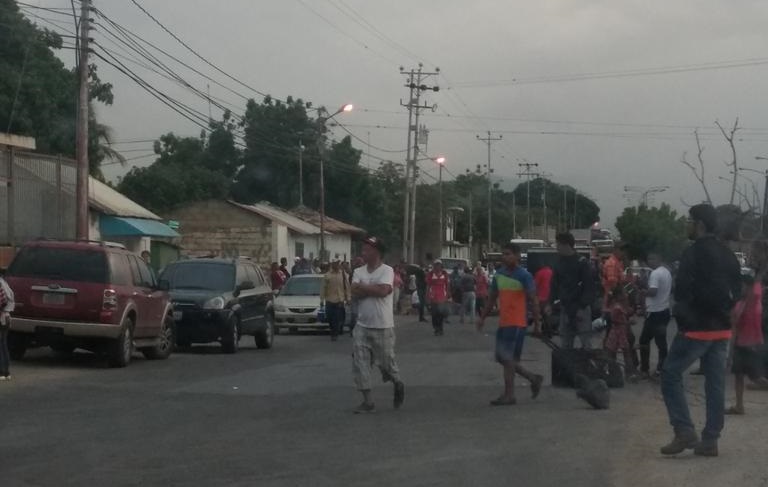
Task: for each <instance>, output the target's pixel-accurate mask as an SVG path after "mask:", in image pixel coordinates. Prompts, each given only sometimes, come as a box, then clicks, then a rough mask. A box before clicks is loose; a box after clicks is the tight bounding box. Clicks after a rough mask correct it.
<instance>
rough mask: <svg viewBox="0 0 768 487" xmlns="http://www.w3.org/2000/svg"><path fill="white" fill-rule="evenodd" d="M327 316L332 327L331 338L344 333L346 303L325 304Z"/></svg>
mask: <svg viewBox="0 0 768 487" xmlns="http://www.w3.org/2000/svg"><path fill="white" fill-rule="evenodd" d="M325 315H326V316H327V317H328V318H327V319H328V325H330V327H331V336H334V337H335V336H338V335H339V333H342V332H343V331H344V303H325Z"/></svg>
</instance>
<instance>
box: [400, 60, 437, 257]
mask: <svg viewBox="0 0 768 487" xmlns="http://www.w3.org/2000/svg"><path fill="white" fill-rule="evenodd" d="M400 73H401V74H404V75H405V76H407V82H406V84H405V87H406V88H408V89H409V90H410V91H409V96H408V102H407V103H403V100H402V99H401V100H400V105H401V106H404V107H406V108H407V109H408V146H407V149H408V150H407V152H406V164H405V198H404V205H403V207H404V208H403V259H405V260H406V261H407V262H416V260H415V259H416V255H415V254H416V251H415V248H416V178H417V177H418V166H417V162H418V158H419V115H420V114H421V110H423V109H430V110H432V111H435V110H436V109H437V105H426V104H425V105H422V104H421V92H422V91H428V90H431V91H434V92H437V91H440V87H438V86H427V85H426V84H424V81H426V80H427V79H428V78H429V77H431V76H436V75H438V74H440V68H436V69H435V71H434V72H425V71H423V65H422V64H421V63H419V68H418V69H411V70H410V71H405V68H403V67H402V66H401V67H400Z"/></svg>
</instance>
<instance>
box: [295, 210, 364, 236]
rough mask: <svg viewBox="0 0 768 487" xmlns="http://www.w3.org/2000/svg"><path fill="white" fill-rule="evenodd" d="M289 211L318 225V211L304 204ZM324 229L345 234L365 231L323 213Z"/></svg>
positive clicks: (358, 233)
mask: <svg viewBox="0 0 768 487" xmlns="http://www.w3.org/2000/svg"><path fill="white" fill-rule="evenodd" d="M291 213H292V214H294V215H296V216H297V217H299V218H301V219H302V220H304V221H305V222H307V223H311V224H312V225H315V226H319V225H320V212H318V211H316V210H313V209H312V208H307V207H306V206H299V207H297V208H294V209H293V210H291ZM324 227H325V231H326V232H331V233H339V234H347V235H364V234H365V233H366V231H365V230H364V229H362V228H360V227H356V226H354V225H350V224H349V223H344V222H343V221H340V220H337V219H335V218H331V217H329V216H328V215H325V224H324Z"/></svg>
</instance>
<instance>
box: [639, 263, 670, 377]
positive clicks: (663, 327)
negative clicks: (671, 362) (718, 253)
mask: <svg viewBox="0 0 768 487" xmlns="http://www.w3.org/2000/svg"><path fill="white" fill-rule="evenodd" d="M648 266H649V267H650V268H651V269H653V270H652V271H651V275H650V276H649V277H648V286H647V289H646V290H645V313H646V314H645V323H644V324H643V331H642V332H641V333H640V374H641V376H642V378H644V379H649V378H650V377H651V376H650V369H651V365H650V357H651V340H655V342H656V348H657V349H658V350H659V361H658V364H657V365H656V374H655V375H656V376H658V375H659V374H661V368H662V367H663V365H664V359H665V358H667V325H668V324H669V320H670V318H671V313H670V310H669V298H670V296H671V294H672V273H670V272H669V269H667V267H666V266H665V265H664V264H663V263H662V260H661V256H660V255H659V254H657V253H650V254H648Z"/></svg>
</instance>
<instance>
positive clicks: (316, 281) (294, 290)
mask: <svg viewBox="0 0 768 487" xmlns="http://www.w3.org/2000/svg"><path fill="white" fill-rule="evenodd" d="M322 284H323V275H322V274H300V275H298V276H292V277H291V278H290V279H288V281H286V283H285V285H284V286H283V288H282V289H281V290H280V292H279V293H277V295H276V296H275V299H274V300H273V301H272V311H273V313H274V316H275V321H274V324H275V333H279V331H280V330H281V329H285V328H287V329H288V330H289V331H290V332H291V333H296V332H297V331H298V330H299V329H300V328H313V329H323V328H328V323H323V322H321V321H320V319H319V318H318V312H319V311H320V287H321V286H322Z"/></svg>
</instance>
